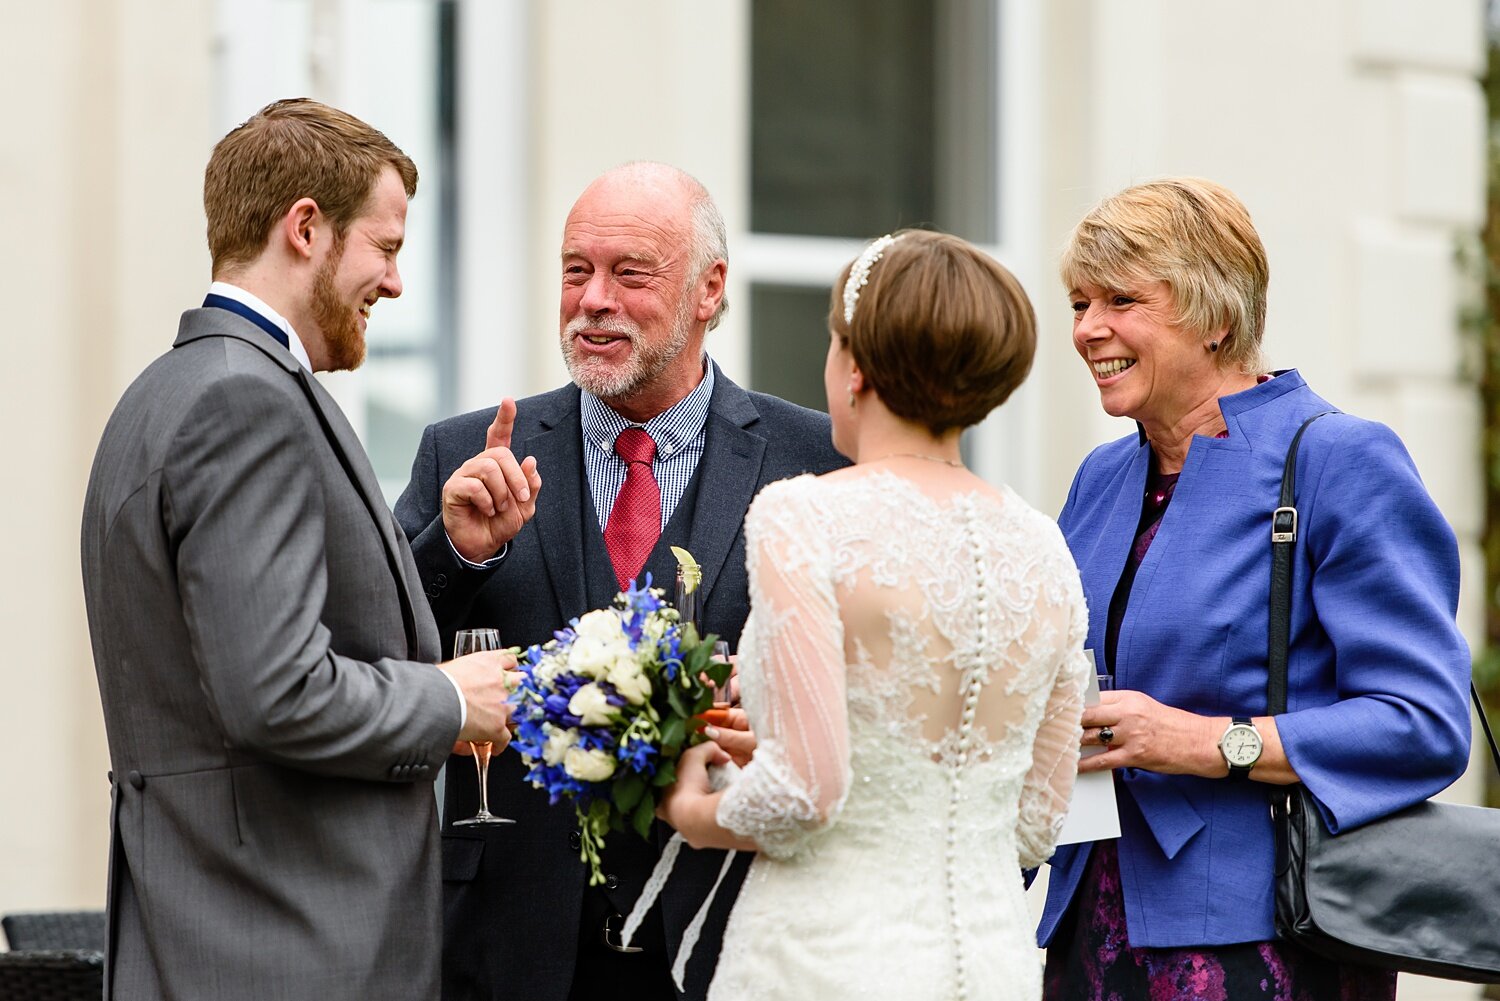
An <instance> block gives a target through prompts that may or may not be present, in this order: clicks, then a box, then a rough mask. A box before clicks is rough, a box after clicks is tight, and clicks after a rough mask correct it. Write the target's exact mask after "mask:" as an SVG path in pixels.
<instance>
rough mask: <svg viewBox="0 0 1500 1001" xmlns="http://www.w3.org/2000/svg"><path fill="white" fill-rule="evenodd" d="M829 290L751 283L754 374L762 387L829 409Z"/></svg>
mask: <svg viewBox="0 0 1500 1001" xmlns="http://www.w3.org/2000/svg"><path fill="white" fill-rule="evenodd" d="M828 295H829V293H828V290H827V289H819V288H807V287H800V286H792V285H762V284H757V285H752V286H750V317H751V326H752V329H751V334H750V379H751V384H752V385H754V386H755V388H756V390H757V391H758V392H762V393H770V394H771V395H772V396H779V397H781V398H782V399H784V400H791V401H792V402H793V403H800V404H801V405H802V406H804V407H811V408H812V409H814V410H827V409H828V399H827V395H826V394H825V393H824V391H823V363H824V361H825V360H826V359H827V357H828Z"/></svg>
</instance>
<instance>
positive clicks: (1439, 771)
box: [1039, 178, 1470, 1001]
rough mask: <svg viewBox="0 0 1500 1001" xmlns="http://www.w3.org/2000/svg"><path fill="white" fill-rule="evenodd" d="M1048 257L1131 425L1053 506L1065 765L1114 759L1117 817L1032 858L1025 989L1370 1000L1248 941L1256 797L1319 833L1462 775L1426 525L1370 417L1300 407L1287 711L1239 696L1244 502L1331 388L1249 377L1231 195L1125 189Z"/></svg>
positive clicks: (1244, 219)
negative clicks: (1298, 791)
mask: <svg viewBox="0 0 1500 1001" xmlns="http://www.w3.org/2000/svg"><path fill="white" fill-rule="evenodd" d="M1062 277H1063V282H1064V284H1065V285H1066V286H1067V287H1068V289H1069V290H1070V291H1069V295H1070V296H1071V297H1072V301H1073V315H1074V321H1073V344H1074V347H1075V348H1076V349H1077V350H1078V353H1079V355H1080V356H1081V357H1082V358H1083V360H1084V362H1085V363H1086V364H1087V365H1088V366H1089V372H1090V374H1091V375H1092V377H1093V378H1094V381H1095V383H1096V385H1097V387H1098V390H1099V396H1100V402H1101V403H1102V404H1103V407H1104V409H1105V410H1106V411H1107V412H1108V413H1110V414H1112V415H1115V416H1122V417H1130V418H1133V419H1134V420H1135V421H1136V422H1137V425H1138V428H1139V431H1138V433H1137V434H1133V435H1130V436H1129V437H1127V438H1122V439H1120V440H1119V441H1115V442H1112V443H1110V444H1107V445H1103V446H1100V447H1099V448H1097V449H1095V450H1094V451H1093V453H1092V454H1090V455H1089V456H1088V458H1087V459H1085V460H1084V463H1083V465H1082V467H1080V468H1079V470H1078V474H1077V476H1076V477H1075V478H1074V481H1073V486H1072V489H1071V491H1070V492H1069V494H1068V501H1067V505H1066V507H1065V508H1064V509H1063V512H1062V515H1061V517H1060V518H1059V524H1060V525H1061V527H1062V529H1063V533H1064V534H1065V536H1066V537H1067V540H1068V545H1069V547H1070V548H1071V549H1072V552H1073V556H1074V558H1075V559H1076V560H1077V562H1078V567H1079V570H1080V572H1081V574H1082V578H1083V585H1084V591H1085V593H1086V595H1087V597H1088V602H1089V609H1090V623H1089V645H1090V646H1091V647H1092V648H1093V649H1094V650H1095V651H1096V653H1097V655H1098V657H1099V660H1100V664H1101V669H1103V670H1106V671H1109V672H1110V673H1112V674H1113V675H1114V688H1115V691H1113V692H1105V693H1104V695H1103V696H1102V701H1101V703H1100V704H1099V705H1098V706H1095V707H1092V708H1090V709H1088V710H1086V711H1085V714H1084V719H1083V726H1084V730H1083V738H1082V740H1083V744H1084V745H1099V744H1102V745H1104V747H1105V750H1104V752H1103V753H1101V754H1098V755H1095V756H1093V757H1090V758H1086V759H1084V760H1083V762H1082V763H1081V764H1080V771H1095V770H1102V769H1113V770H1114V773H1115V776H1116V788H1117V791H1118V792H1119V802H1120V827H1121V835H1120V838H1119V840H1118V841H1101V842H1096V843H1093V844H1083V845H1071V846H1067V847H1065V848H1063V849H1060V850H1059V851H1058V852H1057V854H1056V856H1055V857H1054V858H1053V859H1052V876H1051V880H1050V886H1049V889H1048V894H1047V906H1046V911H1045V913H1044V915H1043V918H1042V924H1041V928H1040V930H1039V937H1040V940H1041V942H1042V944H1043V945H1044V946H1046V947H1047V971H1046V995H1045V996H1046V998H1047V999H1048V1001H1072V999H1088V1001H1095V999H1106V998H1113V997H1118V998H1122V999H1142V1001H1147V999H1149V1001H1178V999H1183V1001H1186V999H1195V1001H1197V999H1229V1001H1239V999H1242V998H1275V999H1286V1001H1291V999H1294V998H1298V999H1300V998H1303V997H1310V998H1320V999H1321V998H1329V999H1352V998H1358V999H1361V1001H1364V999H1376V998H1378V999H1390V998H1392V997H1394V996H1395V975H1394V974H1390V973H1385V972H1382V971H1378V970H1373V969H1368V968H1364V967H1358V966H1350V965H1347V964H1339V963H1335V962H1331V961H1328V960H1324V959H1321V958H1319V957H1317V956H1314V955H1311V954H1309V953H1307V952H1304V951H1302V950H1300V949H1298V948H1296V947H1293V946H1291V945H1289V944H1287V943H1284V942H1280V941H1277V940H1276V937H1275V927H1274V921H1273V906H1274V899H1275V892H1274V884H1273V872H1272V869H1273V855H1274V844H1273V838H1272V826H1271V819H1270V815H1269V812H1268V808H1267V807H1268V799H1269V797H1270V796H1271V795H1274V794H1275V791H1276V787H1278V786H1282V785H1285V784H1289V783H1292V782H1302V783H1305V784H1306V786H1307V788H1308V789H1309V790H1310V791H1311V792H1312V794H1313V796H1314V797H1315V798H1316V799H1317V801H1318V805H1319V807H1320V808H1321V811H1322V815H1323V819H1324V821H1325V822H1326V823H1327V825H1328V827H1329V829H1330V830H1332V831H1334V832H1338V831H1343V830H1348V829H1350V828H1353V827H1357V826H1359V825H1360V824H1364V823H1368V822H1369V821H1371V820H1374V819H1376V818H1378V817H1381V816H1383V815H1385V814H1388V813H1391V812H1393V811H1395V810H1399V809H1401V808H1403V807H1406V806H1408V805H1410V804H1412V803H1416V802H1419V801H1421V800H1423V799H1426V798H1427V797H1429V796H1431V795H1432V794H1433V793H1436V792H1438V791H1439V790H1441V789H1443V788H1444V787H1445V786H1447V785H1449V784H1450V783H1451V782H1453V780H1454V779H1456V778H1457V777H1458V776H1459V775H1460V774H1462V772H1463V770H1464V767H1465V765H1466V763H1467V761H1468V749H1469V732H1470V731H1469V713H1468V704H1467V692H1468V678H1469V655H1468V648H1467V646H1466V645H1465V643H1464V640H1463V637H1462V636H1461V635H1460V634H1459V631H1458V629H1457V627H1456V625H1455V623H1454V612H1455V609H1456V606H1457V601H1458V570H1459V568H1458V552H1457V547H1456V544H1455V541H1454V537H1453V532H1452V530H1451V529H1450V528H1449V527H1448V524H1447V523H1446V522H1445V521H1444V520H1443V516H1442V515H1441V514H1440V513H1439V511H1438V509H1437V507H1436V505H1435V504H1434V503H1433V501H1432V498H1431V497H1429V496H1428V494H1427V491H1426V489H1425V488H1424V487H1423V486H1422V482H1421V480H1420V479H1419V478H1418V476H1417V471H1416V468H1415V467H1414V466H1413V465H1412V461H1411V459H1410V457H1409V456H1408V455H1407V453H1406V450H1405V449H1404V448H1403V447H1402V445H1401V442H1400V440H1399V439H1398V438H1397V437H1396V435H1395V434H1394V433H1392V432H1391V430H1390V429H1389V428H1387V427H1385V426H1383V425H1381V424H1376V423H1373V422H1370V421H1365V420H1360V419H1359V418H1356V417H1351V416H1348V415H1344V414H1335V415H1332V416H1329V417H1325V418H1323V419H1322V420H1320V421H1318V422H1316V423H1315V424H1313V425H1312V426H1311V427H1310V428H1309V429H1308V431H1307V433H1306V434H1305V435H1304V436H1303V439H1302V443H1301V446H1300V450H1299V454H1298V458H1297V486H1298V500H1297V506H1298V508H1299V512H1300V523H1299V525H1298V535H1297V541H1296V546H1297V554H1296V571H1295V576H1294V579H1293V585H1292V625H1291V653H1290V660H1289V665H1288V688H1289V691H1288V697H1287V710H1288V711H1287V712H1286V714H1284V715H1282V716H1278V717H1274V718H1273V717H1270V716H1267V715H1265V709H1266V624H1267V615H1268V611H1267V602H1268V598H1269V591H1270V566H1271V558H1270V557H1271V550H1270V525H1271V512H1272V510H1273V509H1274V508H1275V507H1276V506H1277V496H1278V492H1279V489H1280V483H1281V474H1282V465H1283V463H1284V461H1285V458H1286V453H1287V446H1288V445H1289V444H1290V443H1291V440H1292V436H1293V435H1294V434H1295V433H1296V432H1297V428H1298V427H1299V426H1300V425H1301V424H1302V422H1303V421H1304V420H1306V419H1307V418H1308V417H1311V416H1312V415H1314V414H1319V413H1323V412H1325V411H1330V410H1333V409H1334V408H1333V407H1332V405H1330V404H1329V403H1328V402H1327V401H1325V400H1323V399H1322V398H1320V397H1319V396H1318V395H1317V394H1316V393H1314V392H1313V391H1312V390H1311V389H1310V388H1309V387H1308V385H1307V383H1306V382H1304V381H1303V379H1302V377H1301V376H1300V375H1298V374H1297V372H1296V371H1294V370H1289V371H1284V372H1275V373H1270V374H1266V373H1265V372H1264V369H1263V366H1262V364H1261V355H1260V341H1261V332H1262V329H1263V327H1264V321H1265V303H1266V283H1267V277H1268V270H1267V266H1266V257H1265V249H1264V248H1263V247H1262V245H1261V242H1260V238H1259V236H1258V235H1257V234H1256V232H1255V228H1254V226H1252V225H1251V222H1250V217H1249V214H1248V212H1246V210H1245V207H1244V206H1243V205H1242V204H1241V203H1240V202H1239V200H1238V199H1237V198H1235V196H1234V195H1233V194H1232V193H1230V192H1229V191H1228V190H1226V189H1224V188H1222V187H1220V186H1219V185H1216V184H1213V183H1211V182H1208V181H1203V180H1198V179H1192V178H1177V179H1168V180H1164V181H1159V182H1154V183H1150V184H1142V185H1139V186H1136V187H1132V188H1128V189H1126V190H1125V191H1122V192H1120V193H1119V194H1117V195H1115V196H1113V197H1111V198H1108V199H1106V200H1105V201H1103V202H1101V203H1100V204H1099V205H1098V206H1097V207H1095V208H1094V209H1093V210H1092V211H1091V212H1090V213H1089V214H1088V216H1086V217H1085V218H1084V220H1083V221H1082V222H1081V223H1079V224H1078V227H1077V229H1076V230H1075V231H1074V233H1073V235H1072V238H1071V239H1070V241H1069V244H1068V246H1067V248H1066V250H1065V251H1064V253H1063V259H1062ZM1413 851H1414V852H1419V851H1421V847H1420V846H1413Z"/></svg>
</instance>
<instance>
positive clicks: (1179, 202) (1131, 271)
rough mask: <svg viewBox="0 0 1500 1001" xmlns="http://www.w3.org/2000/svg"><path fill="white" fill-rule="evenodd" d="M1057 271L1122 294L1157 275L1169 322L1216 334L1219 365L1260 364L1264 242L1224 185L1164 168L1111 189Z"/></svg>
mask: <svg viewBox="0 0 1500 1001" xmlns="http://www.w3.org/2000/svg"><path fill="white" fill-rule="evenodd" d="M1060 270H1061V273H1062V280H1063V285H1064V286H1065V287H1067V288H1068V289H1069V290H1070V291H1078V290H1081V289H1083V288H1085V287H1089V286H1092V287H1095V288H1101V289H1106V290H1110V291H1116V292H1127V293H1128V292H1129V291H1130V290H1131V289H1138V288H1140V287H1141V286H1142V285H1144V284H1148V283H1153V282H1158V281H1160V282H1165V283H1166V284H1167V287H1168V289H1169V290H1170V291H1171V295H1172V303H1173V307H1174V309H1175V311H1176V317H1175V322H1176V323H1177V324H1178V325H1179V326H1181V327H1183V328H1184V329H1186V330H1188V331H1190V332H1192V333H1193V334H1196V335H1197V336H1199V337H1202V338H1204V339H1205V340H1207V339H1209V338H1214V339H1218V340H1219V341H1220V347H1219V351H1218V355H1217V357H1218V360H1219V364H1220V365H1222V366H1224V367H1226V368H1230V367H1234V368H1238V369H1239V370H1240V371H1242V372H1245V373H1247V374H1253V373H1257V372H1260V371H1261V370H1262V362H1261V352H1260V342H1261V336H1262V334H1263V333H1264V332H1265V325H1266V285H1267V283H1268V282H1269V281H1270V269H1269V267H1268V266H1267V264H1266V248H1265V247H1264V246H1263V245H1262V244H1261V242H1260V235H1259V234H1257V233H1256V231H1255V226H1254V225H1253V224H1252V223H1251V222H1250V213H1249V211H1248V210H1247V209H1246V208H1245V206H1244V204H1243V203H1242V202H1241V201H1240V200H1239V199H1238V198H1236V197H1235V196H1234V193H1233V192H1231V191H1230V190H1229V189H1228V188H1226V187H1224V186H1223V185H1220V184H1215V183H1214V182H1213V181H1206V180H1204V179H1202V178H1199V177H1168V178H1163V179H1161V180H1158V181H1151V182H1149V183H1146V184H1137V185H1135V186H1133V187H1129V188H1126V189H1125V190H1124V191H1121V192H1120V193H1119V194H1116V195H1111V196H1110V197H1108V198H1106V199H1104V200H1103V201H1101V202H1100V203H1099V204H1098V205H1095V206H1094V207H1093V209H1092V210H1090V212H1089V214H1088V215H1086V216H1084V217H1083V220H1082V221H1081V222H1079V224H1078V225H1077V226H1076V227H1075V228H1074V229H1073V235H1072V236H1070V237H1069V238H1068V243H1067V246H1066V247H1064V248H1063V253H1062V262H1061V265H1060Z"/></svg>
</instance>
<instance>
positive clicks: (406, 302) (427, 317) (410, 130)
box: [361, 0, 455, 498]
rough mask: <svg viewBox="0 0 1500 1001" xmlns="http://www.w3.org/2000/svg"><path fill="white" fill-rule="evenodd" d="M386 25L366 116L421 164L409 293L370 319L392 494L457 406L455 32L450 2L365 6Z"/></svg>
mask: <svg viewBox="0 0 1500 1001" xmlns="http://www.w3.org/2000/svg"><path fill="white" fill-rule="evenodd" d="M368 9H369V13H370V14H371V15H372V16H373V18H374V20H375V21H376V22H377V23H379V24H380V25H381V26H382V30H381V31H380V32H378V33H373V34H371V35H370V36H369V38H367V39H366V40H365V41H367V42H368V46H367V48H373V49H374V51H373V52H369V51H367V52H366V54H367V55H369V56H370V57H371V59H372V63H373V64H374V65H379V66H380V67H382V69H381V71H380V72H379V73H375V74H372V75H370V76H369V77H367V78H364V80H363V81H362V88H363V89H362V94H361V97H362V101H361V105H362V106H367V107H368V108H369V109H370V111H369V118H368V120H369V121H371V122H373V123H375V124H376V127H377V128H379V129H381V130H382V131H383V132H385V133H386V134H387V135H388V136H390V138H391V139H392V141H394V142H395V143H396V145H398V146H400V147H401V148H402V149H403V150H405V152H406V153H407V155H409V156H410V157H411V158H412V160H413V161H414V162H415V163H416V165H417V170H418V171H419V173H420V177H421V179H420V182H419V184H418V187H417V197H416V198H414V199H413V200H412V203H411V207H410V209H409V210H408V212H407V217H406V243H405V245H404V246H403V247H402V250H401V255H400V259H399V266H400V270H401V278H402V284H403V290H402V293H401V296H400V297H399V298H397V299H383V300H381V302H380V303H379V304H378V305H376V307H375V309H374V311H373V313H372V316H371V320H370V333H369V337H368V341H367V343H368V347H369V360H368V361H367V362H366V367H367V370H368V374H367V377H366V380H365V386H366V398H365V401H366V402H365V441H366V445H367V447H368V449H369V452H370V459H371V463H372V465H374V467H375V472H376V475H377V476H379V478H380V481H381V485H382V487H383V488H384V489H385V491H386V493H387V495H388V496H389V497H392V498H394V496H395V495H396V493H398V492H399V491H400V489H401V488H402V487H403V486H404V485H405V483H406V480H407V477H408V475H409V474H410V470H411V460H412V456H413V455H414V454H416V449H417V443H418V441H419V439H420V437H421V432H422V429H423V428H424V427H425V426H426V425H427V424H429V423H431V422H432V421H435V420H437V419H439V418H441V417H444V416H446V415H447V414H448V413H449V412H450V411H451V409H452V401H453V377H454V373H453V364H452V350H453V319H452V317H453V300H454V282H453V277H454V268H453V263H452V254H453V247H454V239H455V233H454V219H453V202H452V200H453V184H452V162H453V158H452V140H453V116H452V96H451V95H452V89H451V81H452V79H453V76H454V72H455V66H454V64H453V47H452V37H453V35H452V33H453V29H454V17H453V16H454V6H453V4H452V3H451V2H448V0H443V2H438V3H434V2H432V0H368Z"/></svg>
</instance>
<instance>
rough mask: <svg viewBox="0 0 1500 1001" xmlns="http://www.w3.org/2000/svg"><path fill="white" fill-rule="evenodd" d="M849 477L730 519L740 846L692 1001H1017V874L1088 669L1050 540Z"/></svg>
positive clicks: (903, 489) (1032, 960) (1082, 613)
mask: <svg viewBox="0 0 1500 1001" xmlns="http://www.w3.org/2000/svg"><path fill="white" fill-rule="evenodd" d="M929 489H930V488H924V487H921V486H919V485H917V484H916V483H915V482H914V481H912V480H909V479H905V478H903V477H900V476H898V475H896V474H894V473H892V472H889V471H884V470H876V471H873V472H867V471H865V470H864V469H861V468H858V467H857V468H856V469H854V470H850V471H847V472H844V473H841V474H835V475H833V476H831V477H825V478H815V477H812V476H802V477H798V478H797V479H794V480H789V481H785V482H782V483H776V484H773V485H771V486H769V487H767V488H766V489H765V490H764V491H762V493H761V494H760V496H759V497H758V498H757V499H756V501H755V503H754V505H753V506H752V507H751V509H750V513H749V515H748V516H747V517H746V521H745V524H746V534H747V544H748V547H749V552H748V556H749V561H750V562H749V566H750V581H751V603H752V612H751V615H750V619H749V621H748V623H747V624H746V627H745V634H744V637H743V638H742V640H741V646H740V650H741V658H740V678H741V684H742V686H743V695H744V704H745V708H746V710H747V712H748V713H749V716H750V720H751V723H752V725H753V727H754V730H755V732H756V734H757V735H758V738H759V747H758V749H757V750H756V752H755V758H754V760H753V761H752V762H751V763H750V765H749V766H748V767H747V768H745V769H744V771H743V772H742V773H741V774H740V776H739V777H738V780H737V781H736V782H735V783H734V784H733V785H731V786H730V787H729V789H728V790H727V791H726V793H725V795H724V798H723V800H722V801H721V803H720V806H719V811H718V819H719V823H720V824H721V825H723V826H724V827H727V828H728V829H730V830H732V831H734V832H736V833H738V834H740V835H742V836H744V837H746V838H750V839H752V840H754V841H755V842H756V844H757V845H758V846H759V847H760V849H761V851H760V854H759V855H757V857H756V859H755V862H754V864H753V866H752V868H751V870H750V874H749V876H748V878H747V879H746V881H745V884H744V887H743V889H742V890H741V891H740V895H739V899H738V901H737V902H736V904H735V908H734V914H733V916H732V917H731V919H730V922H729V928H728V931H727V933H726V934H725V936H724V947H723V952H722V953H721V955H720V959H719V964H718V971H717V973H716V975H715V978H714V981H713V987H712V989H711V990H710V992H709V997H710V1001H753V999H758V998H786V999H799V1001H800V999H812V998H817V999H820V1001H826V999H836V998H865V997H870V998H887V999H900V1001H918V999H924V998H931V999H942V1001H955V999H980V998H1021V999H1035V998H1037V997H1039V996H1040V994H1041V968H1040V963H1039V959H1038V953H1037V950H1036V944H1035V939H1034V937H1033V933H1032V923H1031V919H1030V917H1029V913H1028V910H1027V906H1026V901H1025V899H1024V897H1023V892H1022V882H1021V873H1020V869H1021V867H1022V866H1035V865H1037V864H1039V863H1040V862H1042V861H1043V860H1044V859H1046V858H1047V857H1048V856H1049V855H1050V854H1051V852H1052V848H1053V846H1054V842H1055V840H1056V837H1057V831H1058V829H1059V828H1060V826H1061V823H1062V818H1063V814H1064V812H1065V810H1066V807H1067V802H1068V797H1069V794H1070V793H1071V790H1072V784H1073V776H1074V773H1075V771H1076V767H1077V759H1078V745H1077V738H1078V719H1079V713H1080V712H1081V710H1082V698H1083V690H1084V687H1085V683H1086V680H1087V673H1088V671H1089V670H1091V667H1090V665H1089V663H1088V662H1087V661H1086V660H1085V658H1084V656H1083V653H1082V644H1083V639H1084V632H1085V623H1086V616H1087V612H1086V609H1085V605H1084V600H1083V594H1082V590H1081V588H1080V586H1079V581H1078V572H1077V570H1076V569H1075V567H1074V564H1073V561H1072V559H1071V557H1070V556H1069V554H1068V550H1067V548H1066V547H1065V545H1064V544H1063V540H1062V536H1061V534H1060V533H1059V532H1058V529H1057V526H1056V525H1055V524H1054V523H1053V522H1052V521H1051V520H1050V519H1049V518H1046V517H1044V516H1043V515H1041V514H1039V513H1037V512H1036V511H1035V510H1033V509H1032V508H1030V507H1029V506H1027V505H1026V503H1025V502H1024V501H1022V500H1021V499H1020V498H1019V497H1017V496H1016V495H1015V494H1014V493H1012V492H1010V491H1009V490H1000V491H994V490H991V489H989V488H988V487H982V486H981V487H978V488H977V489H975V490H973V491H972V492H968V493H958V494H953V493H948V494H946V495H939V494H936V493H935V492H934V493H929Z"/></svg>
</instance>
